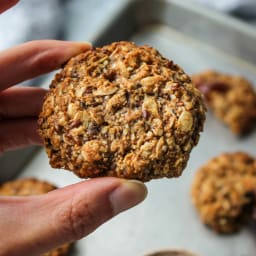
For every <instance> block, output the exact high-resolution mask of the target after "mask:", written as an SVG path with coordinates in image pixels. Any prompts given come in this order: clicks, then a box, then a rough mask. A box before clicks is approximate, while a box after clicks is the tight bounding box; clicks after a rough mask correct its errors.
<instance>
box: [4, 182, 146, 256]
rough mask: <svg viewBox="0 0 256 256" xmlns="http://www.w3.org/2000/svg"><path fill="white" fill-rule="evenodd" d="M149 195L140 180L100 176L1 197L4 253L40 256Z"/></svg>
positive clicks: (81, 234)
mask: <svg viewBox="0 0 256 256" xmlns="http://www.w3.org/2000/svg"><path fill="white" fill-rule="evenodd" d="M146 194H147V189H146V187H145V186H144V185H143V183H141V182H138V181H128V180H122V179H117V178H96V179H91V180H88V181H83V182H80V183H78V184H74V185H71V186H67V187H65V188H62V189H57V190H54V191H52V192H50V193H48V194H45V195H39V196H31V197H3V198H0V204H1V214H0V215H1V218H0V222H2V220H3V223H1V224H0V226H1V230H2V232H3V230H4V235H3V234H2V235H1V245H0V251H1V253H3V254H1V255H8V256H10V255H12V256H16V255H39V254H41V253H43V252H46V251H49V250H51V249H53V248H56V247H58V246H60V245H62V244H64V243H67V242H72V241H75V240H78V239H80V238H82V237H84V236H86V235H88V234H89V233H91V232H92V231H94V230H95V229H96V228H97V227H98V226H100V225H101V224H103V223H104V222H105V221H107V220H108V219H110V218H112V217H113V216H115V215H117V214H118V213H120V212H122V211H124V210H126V209H128V208H131V207H133V206H135V205H136V204H138V203H139V202H141V201H142V200H144V198H145V197H146ZM0 233H1V231H0ZM1 247H2V248H1Z"/></svg>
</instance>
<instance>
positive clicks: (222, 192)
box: [191, 152, 256, 233]
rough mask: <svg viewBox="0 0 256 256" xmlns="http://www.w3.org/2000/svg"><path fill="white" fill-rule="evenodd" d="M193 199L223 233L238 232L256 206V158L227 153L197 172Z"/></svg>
mask: <svg viewBox="0 0 256 256" xmlns="http://www.w3.org/2000/svg"><path fill="white" fill-rule="evenodd" d="M191 191H192V200H193V203H194V205H195V206H196V208H197V210H198V211H199V214H200V217H201V219H202V221H203V222H204V223H205V224H207V225H208V226H209V227H210V228H212V229H213V230H215V231H217V232H219V233H232V232H236V231H238V230H239V229H240V228H241V227H242V226H243V225H244V224H246V222H248V221H249V220H250V219H251V218H252V215H253V210H254V208H255V206H256V159H255V158H253V157H252V156H250V155H248V154H247V153H243V152H235V153H223V154H221V155H219V156H217V157H215V158H213V159H212V160H210V161H209V162H208V163H206V164H205V165H204V166H202V167H201V168H200V169H199V171H198V172H197V173H196V175H195V178H194V181H193V185H192V190H191Z"/></svg>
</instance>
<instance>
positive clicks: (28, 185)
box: [0, 178, 71, 256]
mask: <svg viewBox="0 0 256 256" xmlns="http://www.w3.org/2000/svg"><path fill="white" fill-rule="evenodd" d="M54 189H56V187H55V186H54V185H52V184H50V183H48V182H45V181H41V180H38V179H35V178H26V179H20V180H15V181H9V182H5V183H2V184H0V196H31V195H40V194H45V193H48V192H50V191H52V190H54ZM70 249H71V244H64V245H62V246H60V247H59V248H56V249H54V250H52V251H50V252H48V253H45V254H43V255H42V256H65V255H68V253H69V251H70Z"/></svg>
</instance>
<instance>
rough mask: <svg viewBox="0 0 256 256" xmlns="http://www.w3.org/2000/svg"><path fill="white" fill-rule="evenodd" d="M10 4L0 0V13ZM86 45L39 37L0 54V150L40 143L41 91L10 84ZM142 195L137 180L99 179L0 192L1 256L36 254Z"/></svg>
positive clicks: (62, 60)
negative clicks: (33, 191) (26, 192)
mask: <svg viewBox="0 0 256 256" xmlns="http://www.w3.org/2000/svg"><path fill="white" fill-rule="evenodd" d="M16 2H17V1H11V0H9V1H8V0H6V1H0V13H1V12H3V11H4V10H6V9H7V8H8V7H10V6H12V5H14V4H15V3H16ZM90 47H91V46H90V45H89V44H86V43H74V42H61V41H54V40H44V41H34V42H28V43H25V44H23V45H21V46H17V47H16V48H13V49H9V50H5V51H2V52H0V70H1V73H0V151H1V152H4V151H7V150H12V149H15V148H19V147H23V146H28V145H31V144H41V140H40V138H39V136H38V134H37V132H36V129H37V125H36V122H37V115H38V113H39V111H40V108H41V103H42V100H43V97H44V95H45V93H46V91H45V90H43V89H40V88H28V87H22V88H20V87H17V86H15V87H12V88H10V87H11V86H13V85H16V84H17V83H19V82H22V81H24V80H26V79H30V78H33V77H36V76H38V75H41V74H44V73H47V72H50V71H53V70H55V69H58V68H60V67H61V65H62V64H63V63H65V62H66V61H67V60H68V59H70V58H71V57H72V56H74V55H77V54H79V53H81V52H84V51H86V50H88V49H89V48H90ZM35 173H36V170H35ZM146 193H147V190H146V188H145V186H144V185H143V184H142V183H139V182H135V181H129V182H128V181H124V180H122V179H117V178H99V179H93V180H88V181H84V182H81V183H78V184H73V185H70V186H67V187H65V188H61V189H57V190H55V191H52V192H49V193H47V194H45V195H37V196H26V197H23V196H21V197H13V196H12V197H8V196H1V197H0V236H1V242H0V252H1V256H7V255H8V256H16V255H31V256H33V255H40V254H42V253H44V252H46V251H49V250H51V249H53V248H56V247H58V246H60V245H61V244H64V243H67V242H72V241H75V240H77V239H80V238H82V237H84V236H86V235H88V234H89V233H91V232H92V231H93V230H95V229H96V228H97V227H98V226H99V225H101V224H102V223H104V222H105V221H107V220H108V219H110V218H111V217H113V216H115V215H116V214H118V213H120V212H121V211H124V210H126V209H128V208H130V207H132V206H134V205H136V204H138V203H139V202H141V201H142V200H143V199H144V198H145V197H146ZM27 216H29V218H27ZM42 223H44V225H42Z"/></svg>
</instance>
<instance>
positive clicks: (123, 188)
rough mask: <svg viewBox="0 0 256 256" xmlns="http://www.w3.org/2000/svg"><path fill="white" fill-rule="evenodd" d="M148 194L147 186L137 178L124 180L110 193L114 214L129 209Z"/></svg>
mask: <svg viewBox="0 0 256 256" xmlns="http://www.w3.org/2000/svg"><path fill="white" fill-rule="evenodd" d="M146 196H147V188H146V186H145V185H144V184H143V183H142V182H139V181H136V180H124V181H122V182H121V184H120V186H119V187H117V188H116V189H115V190H114V191H113V192H112V193H111V195H110V202H111V204H112V207H113V211H114V214H115V215H116V214H118V213H120V212H122V211H124V210H127V209H129V208H131V207H133V206H135V205H137V204H138V203H140V202H141V201H143V200H144V199H145V198H146Z"/></svg>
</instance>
